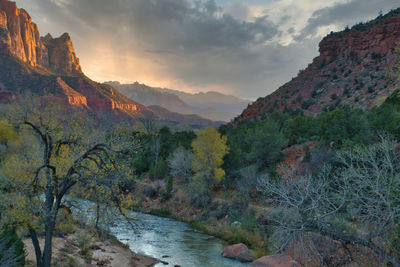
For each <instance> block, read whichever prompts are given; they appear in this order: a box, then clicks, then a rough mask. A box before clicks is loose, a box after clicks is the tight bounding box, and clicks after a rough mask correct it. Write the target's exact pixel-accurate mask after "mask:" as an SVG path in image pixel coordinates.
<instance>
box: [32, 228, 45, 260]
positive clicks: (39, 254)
mask: <svg viewBox="0 0 400 267" xmlns="http://www.w3.org/2000/svg"><path fill="white" fill-rule="evenodd" d="M29 234H30V235H31V239H32V244H33V247H34V249H35V256H36V265H37V267H43V260H42V251H41V249H40V244H39V240H38V238H37V234H36V231H35V230H33V229H32V228H29Z"/></svg>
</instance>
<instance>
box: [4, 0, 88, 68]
mask: <svg viewBox="0 0 400 267" xmlns="http://www.w3.org/2000/svg"><path fill="white" fill-rule="evenodd" d="M0 53H2V54H11V55H13V56H15V57H17V58H18V59H20V60H22V61H24V62H26V63H28V64H29V65H31V66H33V67H36V66H43V67H46V68H49V69H51V70H53V71H55V72H56V73H60V74H67V75H73V74H78V73H81V67H80V65H79V60H78V58H77V57H76V54H75V50H74V47H73V45H72V41H71V38H70V37H69V35H68V34H67V33H65V34H63V35H62V36H61V37H59V38H53V37H51V35H47V36H46V37H43V38H41V37H40V35H39V29H38V27H37V25H36V24H35V23H33V22H32V19H31V17H30V16H29V14H28V13H27V12H26V11H25V10H24V9H19V8H18V7H17V5H16V3H15V2H11V1H9V0H0Z"/></svg>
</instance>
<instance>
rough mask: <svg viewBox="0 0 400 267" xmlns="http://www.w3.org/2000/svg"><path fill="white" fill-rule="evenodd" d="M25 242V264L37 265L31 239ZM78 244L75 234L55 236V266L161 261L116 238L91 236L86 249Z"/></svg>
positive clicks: (145, 265)
mask: <svg viewBox="0 0 400 267" xmlns="http://www.w3.org/2000/svg"><path fill="white" fill-rule="evenodd" d="M24 243H25V248H26V252H27V257H26V260H27V264H26V265H25V266H29V267H31V266H32V267H33V266H36V259H35V252H34V249H33V245H32V242H31V240H30V239H26V240H24ZM40 243H41V247H42V248H43V240H40ZM78 244H79V243H78V240H77V236H76V235H75V234H72V235H68V236H66V237H64V238H59V237H57V238H54V239H53V263H54V266H57V267H63V266H77V267H80V266H84V267H94V266H108V267H111V266H112V267H123V266H134V267H150V266H154V265H155V264H157V263H158V262H159V260H157V259H154V258H152V257H148V256H143V255H138V254H135V253H133V252H132V251H131V250H129V248H127V247H126V246H124V245H123V244H121V243H119V242H117V241H114V240H106V241H100V240H98V239H96V238H93V237H91V240H90V247H89V249H87V250H86V251H85V250H84V249H83V250H82V249H81V248H79V245H78ZM81 247H82V246H81Z"/></svg>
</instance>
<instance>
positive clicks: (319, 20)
mask: <svg viewBox="0 0 400 267" xmlns="http://www.w3.org/2000/svg"><path fill="white" fill-rule="evenodd" d="M397 7H400V2H399V1H398V0H352V1H350V2H347V3H341V4H336V5H334V6H332V7H326V8H322V9H319V10H317V11H315V12H314V13H313V15H312V17H311V18H310V19H309V20H308V23H307V26H306V27H305V28H304V29H303V30H302V32H301V34H300V35H299V36H297V40H302V39H303V38H305V37H310V36H313V35H315V34H316V32H317V30H318V28H320V27H323V26H329V25H336V26H339V27H340V28H344V27H345V26H352V25H354V24H356V23H358V22H365V20H370V19H372V18H374V17H376V16H378V13H379V12H380V11H381V12H388V11H389V10H390V9H393V8H397ZM363 18H364V21H360V19H363Z"/></svg>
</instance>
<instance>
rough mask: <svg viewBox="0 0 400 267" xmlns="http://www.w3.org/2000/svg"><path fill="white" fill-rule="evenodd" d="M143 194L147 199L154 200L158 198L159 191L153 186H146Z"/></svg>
mask: <svg viewBox="0 0 400 267" xmlns="http://www.w3.org/2000/svg"><path fill="white" fill-rule="evenodd" d="M142 193H143V195H144V196H145V197H149V198H154V197H156V196H157V194H158V191H157V189H156V188H154V187H153V186H150V185H148V186H146V187H145V188H143V191H142Z"/></svg>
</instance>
